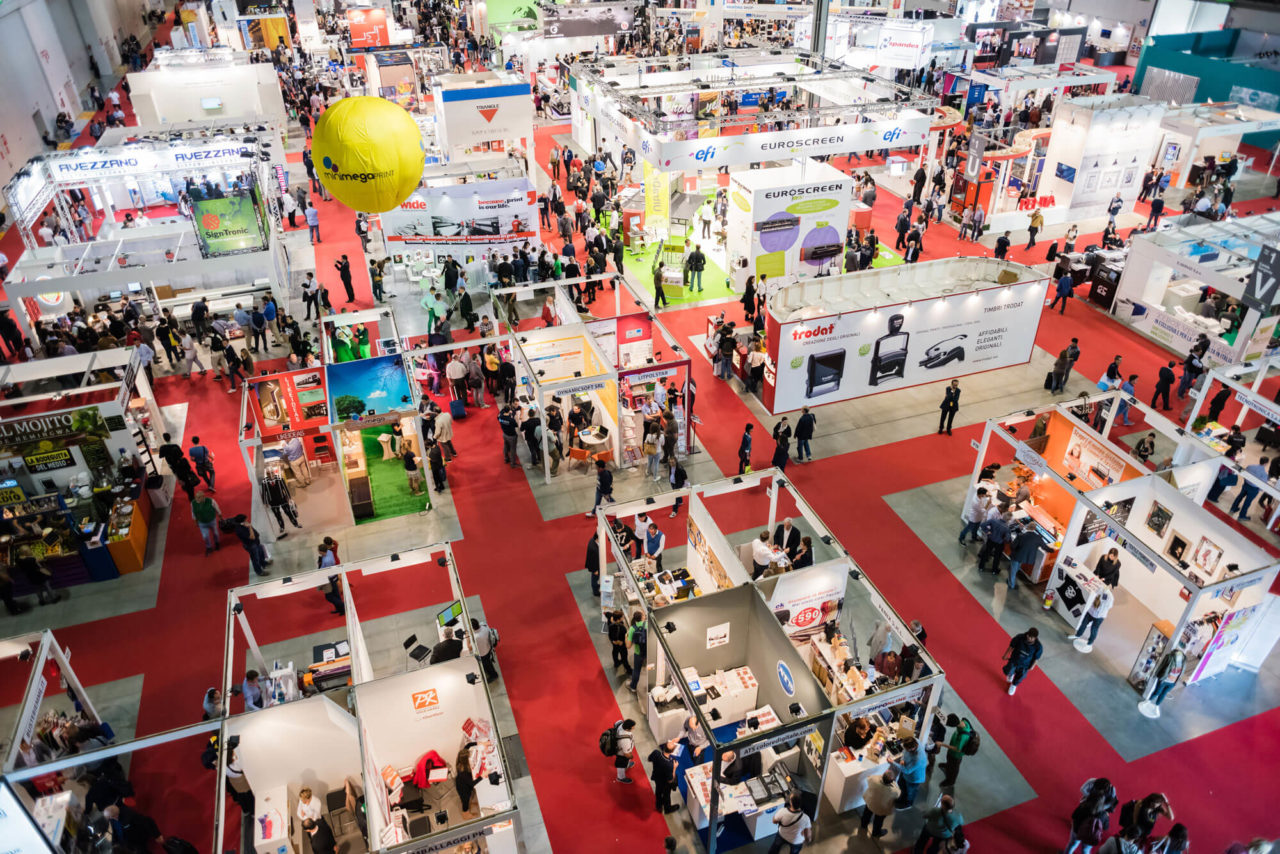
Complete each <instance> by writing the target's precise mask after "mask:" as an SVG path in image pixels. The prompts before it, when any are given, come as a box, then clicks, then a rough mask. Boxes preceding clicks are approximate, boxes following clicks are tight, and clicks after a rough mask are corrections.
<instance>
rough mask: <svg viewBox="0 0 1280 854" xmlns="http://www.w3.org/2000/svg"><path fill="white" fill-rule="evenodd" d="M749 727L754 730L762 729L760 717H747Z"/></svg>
mask: <svg viewBox="0 0 1280 854" xmlns="http://www.w3.org/2000/svg"><path fill="white" fill-rule="evenodd" d="M747 729H749V730H751V731H752V732H755V731H756V730H758V729H760V719H759V718H757V717H754V716H752V717H749V718H747Z"/></svg>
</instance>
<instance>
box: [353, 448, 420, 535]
mask: <svg viewBox="0 0 1280 854" xmlns="http://www.w3.org/2000/svg"><path fill="white" fill-rule="evenodd" d="M390 432H391V425H390V424H387V425H384V426H382V427H369V428H367V429H365V430H361V431H360V441H361V442H362V443H363V444H364V459H365V463H366V465H367V466H368V469H369V488H370V489H371V490H372V491H373V515H372V516H370V517H369V518H367V519H357V520H356V524H357V525H363V524H365V523H366V522H376V521H378V520H379V519H390V518H392V517H395V516H407V515H409V514H410V513H420V512H422V511H423V510H426V509H427V508H428V507H430V506H431V497H430V495H429V494H428V493H429V491H430V489H431V472H430V471H428V470H427V467H426V462H427V461H426V460H425V459H423V458H422V457H421V455H419V457H418V465H419V466H420V467H421V468H422V490H423V492H422V495H414V494H413V493H412V492H410V491H409V478H407V477H405V474H404V461H403V460H401V459H400V458H399V457H396V458H394V459H390V460H384V459H382V443H381V442H379V441H378V437H379V436H380V435H382V434H383V433H390Z"/></svg>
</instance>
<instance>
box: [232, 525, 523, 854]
mask: <svg viewBox="0 0 1280 854" xmlns="http://www.w3.org/2000/svg"><path fill="white" fill-rule="evenodd" d="M385 573H391V575H386V574H385ZM406 573H409V574H412V575H413V576H414V587H415V589H416V590H418V591H420V592H421V594H422V596H423V597H424V598H423V601H429V600H430V599H433V598H434V599H438V600H439V601H437V602H436V604H433V605H431V606H430V607H428V608H426V609H425V610H423V611H414V612H411V613H407V614H403V615H394V616H393V617H390V618H386V617H384V618H381V619H379V620H369V619H362V618H361V617H360V616H359V613H358V603H359V601H360V598H361V597H363V596H368V597H369V598H370V599H373V600H375V601H376V600H378V599H380V598H382V594H383V593H384V592H385V591H384V590H382V589H380V588H387V587H388V585H390V584H393V583H397V582H398V583H403V581H404V575H405V574H406ZM317 586H321V587H324V588H327V589H328V591H329V592H328V593H326V598H328V597H329V596H334V595H335V594H337V595H338V596H340V597H341V598H340V600H339V601H341V602H342V603H343V609H344V615H343V619H342V625H341V627H340V628H334V629H332V630H330V631H328V632H326V633H325V634H324V635H323V636H322V637H327V638H328V640H326V641H325V642H323V643H321V644H319V645H317V646H314V648H313V649H311V658H312V659H313V660H312V661H311V663H310V664H306V665H304V664H303V663H302V662H300V661H298V660H296V659H293V660H286V661H280V660H276V661H273V662H272V663H271V664H268V657H267V656H266V655H265V654H264V651H263V649H262V648H260V646H259V644H258V642H257V641H256V640H255V638H256V637H257V636H258V635H257V633H255V631H254V628H253V626H252V623H253V622H254V621H255V620H258V619H269V618H270V617H271V616H272V615H274V614H280V613H283V612H284V611H287V610H289V609H291V608H294V609H296V608H297V607H298V605H296V604H294V602H295V601H298V599H295V598H294V597H299V598H300V597H303V596H315V595H316V594H315V588H316V587H317ZM356 587H358V588H359V589H360V590H361V594H360V596H357V595H355V594H354V592H353V589H354V588H356ZM284 597H287V598H284ZM405 604H406V605H407V604H408V603H405ZM408 617H412V618H414V619H416V618H418V617H422V618H423V619H425V620H429V621H430V623H431V626H429V627H426V629H427V631H430V632H431V635H430V636H427V635H425V634H421V630H419V631H418V632H414V633H413V634H412V635H411V636H410V637H409V638H408V639H407V640H405V641H404V643H403V645H401V644H400V643H399V636H395V637H394V639H388V638H386V637H384V636H385V635H386V633H387V630H388V629H387V627H385V626H383V625H382V624H383V623H385V622H386V620H387V619H393V620H398V622H397V625H405V626H412V625H413V620H412V619H411V620H409V621H408V622H406V621H405V620H404V619H403V618H408ZM471 617H472V611H471V610H470V606H469V604H468V601H467V598H466V596H465V594H464V593H463V592H462V588H461V584H460V582H459V580H458V574H457V567H456V565H455V563H454V559H453V554H452V551H451V550H450V548H449V546H448V545H447V544H434V545H428V546H423V547H421V548H416V549H413V550H412V551H409V552H402V553H397V554H391V555H384V556H381V557H375V558H372V559H369V560H365V561H353V562H347V563H343V564H339V565H336V566H331V567H326V568H324V569H320V570H315V571H312V572H308V573H304V574H302V575H296V576H293V577H286V578H283V579H272V580H270V581H267V582H264V583H261V584H256V585H253V586H251V587H245V588H238V589H235V590H232V591H231V592H230V595H229V597H228V611H227V647H226V650H227V651H226V660H225V665H224V678H223V687H224V696H230V689H231V687H232V685H234V684H236V683H237V682H238V681H239V678H240V674H241V673H242V672H243V671H242V669H241V668H242V667H244V666H246V665H247V666H248V667H249V668H250V669H254V670H257V671H258V672H259V673H260V674H261V677H260V679H259V685H260V686H261V688H262V697H263V708H261V709H258V710H253V709H248V710H246V712H245V713H244V714H238V715H232V716H231V717H228V718H226V720H225V722H224V724H223V726H224V733H223V739H222V743H221V744H220V745H219V753H220V756H221V758H222V761H223V762H227V761H232V760H234V762H235V763H236V765H237V766H238V768H239V770H240V772H241V773H242V774H243V777H244V781H245V782H246V783H247V784H248V787H249V788H250V789H251V790H252V791H253V793H254V796H255V798H254V811H255V816H254V818H255V820H254V822H253V825H254V845H255V848H256V849H257V850H258V851H271V852H276V851H287V852H293V854H305V852H306V851H307V850H309V846H307V845H305V843H303V841H302V840H303V838H304V837H303V831H302V829H301V826H300V824H301V822H300V819H299V818H298V815H299V813H300V812H301V810H300V809H299V804H300V802H301V800H302V799H301V797H300V793H301V792H302V790H303V789H304V788H306V789H310V791H311V797H312V798H314V799H315V802H313V803H311V804H310V806H311V808H312V809H314V811H315V812H316V813H318V814H320V815H322V816H323V817H324V818H325V820H326V822H327V823H328V824H329V826H330V828H331V829H332V831H333V835H334V837H335V838H336V839H337V840H338V841H339V844H340V845H349V846H355V848H354V849H351V848H349V849H348V850H359V848H360V847H367V849H368V850H390V851H401V850H406V851H407V850H411V849H409V848H402V847H401V846H403V845H406V844H407V843H412V844H413V849H412V850H421V848H422V847H423V846H426V847H427V850H433V851H446V850H450V851H451V850H455V849H454V846H456V845H460V844H462V843H464V842H467V841H469V840H478V842H477V844H478V845H480V846H483V847H480V848H479V849H473V850H481V851H487V852H491V854H516V852H517V850H518V846H517V837H518V834H517V828H516V824H515V821H516V815H517V811H516V807H515V796H514V794H513V791H512V787H511V780H510V772H509V765H508V761H507V758H506V756H505V752H504V748H503V743H502V738H503V735H504V734H502V733H499V732H498V730H497V728H496V715H495V713H494V707H493V702H492V699H491V697H490V694H489V687H488V682H487V680H486V679H484V678H483V677H482V676H481V674H482V673H484V672H485V670H484V668H483V666H482V662H481V661H480V659H479V658H478V657H477V656H476V655H475V654H474V652H473V650H474V644H475V639H474V638H473V636H472V627H471ZM392 631H394V628H393V629H392ZM449 638H455V639H456V640H457V644H458V647H457V653H456V655H452V656H450V657H448V658H444V657H438V656H437V655H434V654H431V653H432V650H433V648H434V649H441V648H442V647H441V646H440V644H441V642H442V641H445V640H447V639H449ZM375 642H376V645H375ZM291 643H292V646H290V644H291ZM310 645H311V641H310V640H307V639H302V642H301V644H299V643H298V642H284V643H283V644H280V643H278V644H276V649H277V651H278V652H280V653H281V654H282V655H294V654H295V647H296V654H305V653H304V650H305V649H306V648H308V647H310ZM429 655H430V660H429V661H428V656H429ZM318 743H319V744H325V745H327V747H326V750H325V751H324V754H325V755H324V756H323V757H322V758H321V760H320V761H318V762H317V761H316V760H315V758H314V757H313V756H312V754H313V752H314V751H313V750H312V749H310V748H311V747H313V746H314V745H315V744H318ZM219 776H220V777H221V776H222V775H219ZM462 776H465V777H466V781H465V782H464V781H463V780H461V779H460V778H461V777H462ZM232 782H233V778H232V777H230V776H227V777H223V778H222V779H221V780H220V781H219V798H218V799H217V803H218V804H219V805H220V807H219V810H218V824H219V826H223V825H225V823H226V818H225V809H226V805H225V799H224V798H223V797H221V795H222V793H223V791H224V789H230V790H234V786H232V785H231V783H232ZM227 794H230V795H232V797H235V795H234V793H233V791H227ZM344 840H345V842H344Z"/></svg>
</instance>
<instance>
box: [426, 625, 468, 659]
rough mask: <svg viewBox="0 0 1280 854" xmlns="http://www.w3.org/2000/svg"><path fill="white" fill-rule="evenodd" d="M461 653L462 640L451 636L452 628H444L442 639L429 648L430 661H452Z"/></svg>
mask: <svg viewBox="0 0 1280 854" xmlns="http://www.w3.org/2000/svg"><path fill="white" fill-rule="evenodd" d="M461 655H462V641H461V640H459V639H458V638H456V637H454V636H453V629H449V628H446V629H445V630H444V640H442V641H440V643H438V644H436V645H435V646H433V647H432V648H431V663H432V664H439V663H440V662H442V661H453V660H454V659H455V658H458V657H459V656H461Z"/></svg>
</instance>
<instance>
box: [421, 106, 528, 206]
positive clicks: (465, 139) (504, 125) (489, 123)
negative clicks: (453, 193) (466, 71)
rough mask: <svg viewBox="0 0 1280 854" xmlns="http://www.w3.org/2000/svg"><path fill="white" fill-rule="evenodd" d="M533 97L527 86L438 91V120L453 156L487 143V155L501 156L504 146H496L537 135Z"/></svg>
mask: <svg viewBox="0 0 1280 854" xmlns="http://www.w3.org/2000/svg"><path fill="white" fill-rule="evenodd" d="M531 93H532V89H531V88H530V86H529V84H528V83H527V82H521V83H504V84H500V85H494V86H484V87H480V88H470V89H444V90H440V91H438V92H437V93H436V117H437V119H438V124H439V126H440V127H442V129H443V131H442V136H443V139H444V141H445V143H446V144H447V146H448V148H449V150H450V152H453V153H457V151H458V149H459V148H461V149H464V150H465V149H467V148H469V147H470V146H474V145H476V144H477V143H487V144H489V146H490V147H489V148H488V149H487V151H490V152H492V151H496V152H498V153H501V152H502V151H503V150H504V146H499V147H498V148H494V147H493V144H494V143H505V142H506V141H508V140H512V141H519V140H522V139H529V137H530V134H531V133H532V132H533V101H532V100H530V97H529V96H530V94H531ZM471 189H474V186H473V187H472V188H471Z"/></svg>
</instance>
